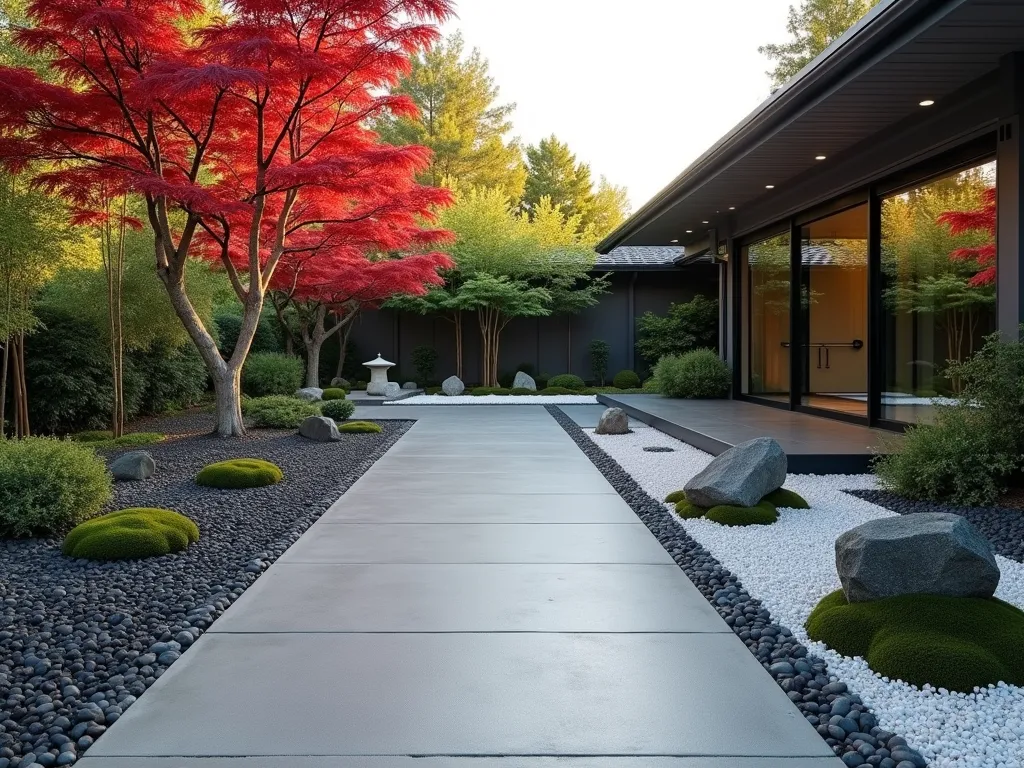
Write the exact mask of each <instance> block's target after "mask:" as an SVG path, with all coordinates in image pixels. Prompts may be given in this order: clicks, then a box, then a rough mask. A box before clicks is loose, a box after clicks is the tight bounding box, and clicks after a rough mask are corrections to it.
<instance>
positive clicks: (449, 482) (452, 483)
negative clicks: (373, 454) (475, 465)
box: [353, 459, 615, 503]
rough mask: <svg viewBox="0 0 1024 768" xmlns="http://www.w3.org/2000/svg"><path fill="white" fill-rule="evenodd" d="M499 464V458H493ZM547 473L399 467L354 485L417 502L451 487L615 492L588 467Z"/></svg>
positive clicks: (436, 496) (473, 490) (438, 495)
mask: <svg viewBox="0 0 1024 768" xmlns="http://www.w3.org/2000/svg"><path fill="white" fill-rule="evenodd" d="M494 463H495V466H496V467H499V466H500V459H498V460H495V462H494ZM551 470H552V471H550V472H544V473H540V472H534V473H531V474H530V475H523V474H520V473H515V472H501V471H490V472H483V471H477V472H473V471H469V472H459V471H454V472H436V473H432V474H425V473H417V472H404V471H402V470H401V469H376V468H374V469H371V470H369V471H368V472H367V473H366V474H365V475H363V476H362V477H361V478H360V479H359V480H358V481H357V482H356V483H355V484H353V488H355V487H362V486H365V485H374V486H376V488H377V489H378V490H379V491H381V492H387V493H403V494H407V495H408V497H409V498H410V499H413V500H415V501H416V503H422V502H423V501H424V500H427V499H432V500H435V501H438V502H440V501H443V497H444V495H445V494H447V493H449V492H451V491H452V490H453V489H459V490H461V491H463V492H465V493H490V494H502V493H615V489H614V488H612V487H611V485H609V484H608V483H607V482H606V481H605V480H604V476H603V475H601V473H600V472H598V470H597V469H596V468H595V467H593V466H591V467H590V468H583V469H579V470H574V469H572V468H569V467H566V468H564V469H561V470H560V469H559V468H558V467H557V466H556V465H553V466H552V467H551Z"/></svg>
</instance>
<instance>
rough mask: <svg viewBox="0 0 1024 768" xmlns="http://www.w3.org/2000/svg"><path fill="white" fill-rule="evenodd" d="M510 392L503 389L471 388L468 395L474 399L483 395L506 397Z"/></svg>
mask: <svg viewBox="0 0 1024 768" xmlns="http://www.w3.org/2000/svg"><path fill="white" fill-rule="evenodd" d="M510 391H511V390H508V389H505V388H504V387H473V389H471V390H470V391H469V394H471V395H473V396H475V397H483V396H485V395H507V394H509V392H510Z"/></svg>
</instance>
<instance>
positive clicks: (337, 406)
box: [320, 400, 356, 421]
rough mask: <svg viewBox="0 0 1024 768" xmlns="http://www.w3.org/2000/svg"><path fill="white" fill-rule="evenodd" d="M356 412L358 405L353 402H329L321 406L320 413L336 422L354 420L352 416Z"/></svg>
mask: <svg viewBox="0 0 1024 768" xmlns="http://www.w3.org/2000/svg"><path fill="white" fill-rule="evenodd" d="M355 412H356V404H355V403H354V402H352V401H351V400H328V401H327V402H326V403H321V405H320V413H321V414H323V415H324V416H326V417H327V418H328V419H334V420H335V421H344V420H345V419H349V418H352V414H353V413H355Z"/></svg>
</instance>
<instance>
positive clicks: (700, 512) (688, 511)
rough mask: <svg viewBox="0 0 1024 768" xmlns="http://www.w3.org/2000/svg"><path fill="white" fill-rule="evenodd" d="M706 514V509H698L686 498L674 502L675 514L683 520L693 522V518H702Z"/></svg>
mask: <svg viewBox="0 0 1024 768" xmlns="http://www.w3.org/2000/svg"><path fill="white" fill-rule="evenodd" d="M707 512H708V510H707V507H698V506H697V505H696V504H694V503H693V502H692V501H690V500H689V499H686V498H684V499H682V500H681V501H678V502H676V514H677V515H679V517H681V518H682V519H683V520H693V519H694V518H698V517H704V515H706V514H707Z"/></svg>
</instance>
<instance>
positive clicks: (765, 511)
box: [704, 500, 779, 525]
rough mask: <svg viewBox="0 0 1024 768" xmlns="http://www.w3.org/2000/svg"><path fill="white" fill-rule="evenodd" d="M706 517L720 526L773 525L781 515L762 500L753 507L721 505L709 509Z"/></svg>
mask: <svg viewBox="0 0 1024 768" xmlns="http://www.w3.org/2000/svg"><path fill="white" fill-rule="evenodd" d="M704 517H706V518H707V519H708V520H710V521H712V522H714V523H719V524H720V525H771V524H772V523H774V522H775V521H776V520H778V519H779V513H778V512H777V511H776V510H775V506H774V505H773V504H772V503H771V502H770V501H763V500H762V501H760V502H758V503H757V505H756V506H753V507H731V506H729V505H727V504H721V505H719V506H717V507H712V508H711V509H709V510H708V511H707V514H705V515H704Z"/></svg>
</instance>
